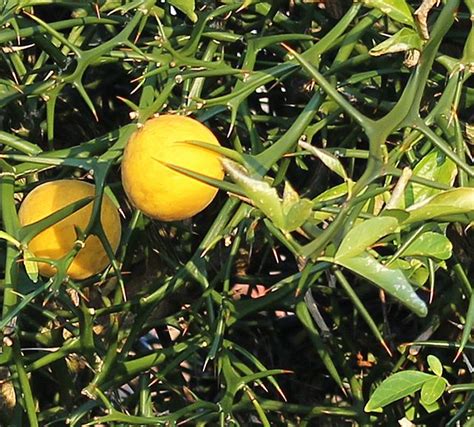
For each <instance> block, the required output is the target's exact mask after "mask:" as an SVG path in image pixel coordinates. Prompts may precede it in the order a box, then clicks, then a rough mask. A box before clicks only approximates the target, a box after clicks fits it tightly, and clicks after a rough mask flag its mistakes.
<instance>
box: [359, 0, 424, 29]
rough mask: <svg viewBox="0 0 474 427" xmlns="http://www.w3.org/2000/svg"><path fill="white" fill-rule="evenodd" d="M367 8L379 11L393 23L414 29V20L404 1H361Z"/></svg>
mask: <svg viewBox="0 0 474 427" xmlns="http://www.w3.org/2000/svg"><path fill="white" fill-rule="evenodd" d="M362 3H363V4H365V5H366V6H367V7H373V8H376V9H380V10H381V11H382V12H383V13H385V15H388V16H389V17H390V18H392V19H393V20H394V21H398V22H401V23H402V24H406V25H409V26H410V27H413V28H416V24H415V20H414V19H413V15H412V14H411V11H410V8H409V7H408V5H407V3H406V2H405V0H363V1H362Z"/></svg>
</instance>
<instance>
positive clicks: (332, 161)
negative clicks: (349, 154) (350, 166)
mask: <svg viewBox="0 0 474 427" xmlns="http://www.w3.org/2000/svg"><path fill="white" fill-rule="evenodd" d="M299 145H300V147H302V148H304V149H305V150H308V151H309V152H310V153H311V154H313V155H314V156H316V157H317V158H318V159H319V160H321V161H322V162H323V163H324V164H325V165H326V167H327V168H329V169H331V170H332V171H333V172H334V173H336V174H338V175H339V176H340V177H341V178H342V179H343V180H344V181H347V173H346V170H345V169H344V166H342V163H341V162H340V161H339V159H338V158H337V157H336V156H335V155H334V154H331V153H329V152H327V151H325V150H322V149H320V148H316V147H313V146H312V145H311V144H308V143H306V142H300V143H299Z"/></svg>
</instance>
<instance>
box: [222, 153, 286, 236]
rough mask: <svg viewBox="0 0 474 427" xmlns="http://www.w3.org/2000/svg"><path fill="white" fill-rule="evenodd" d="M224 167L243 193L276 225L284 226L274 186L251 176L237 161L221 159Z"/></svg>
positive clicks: (281, 210)
mask: <svg viewBox="0 0 474 427" xmlns="http://www.w3.org/2000/svg"><path fill="white" fill-rule="evenodd" d="M222 165H223V166H224V169H225V170H226V172H227V173H228V174H229V176H230V177H231V178H232V180H233V181H234V182H235V183H236V184H237V185H238V186H239V187H240V188H241V189H242V190H243V193H244V194H245V195H246V196H247V197H248V198H249V199H251V200H252V202H253V203H254V204H255V206H256V207H257V208H259V209H260V210H261V211H262V212H263V213H264V214H265V215H266V216H267V217H268V218H269V219H270V220H271V221H272V222H273V224H275V226H276V227H278V228H281V229H284V228H285V217H284V214H283V209H282V206H281V201H280V198H279V197H278V194H277V191H276V190H275V188H273V187H271V186H270V184H269V183H268V182H265V181H264V180H262V179H261V178H260V179H257V178H252V177H251V176H249V174H248V171H247V170H246V169H245V168H244V167H243V166H241V165H239V164H238V163H236V162H234V161H232V160H229V159H225V158H224V159H222Z"/></svg>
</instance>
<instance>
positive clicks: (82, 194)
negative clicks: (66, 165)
mask: <svg viewBox="0 0 474 427" xmlns="http://www.w3.org/2000/svg"><path fill="white" fill-rule="evenodd" d="M94 195H95V186H94V185H92V184H89V183H87V182H83V181H75V180H68V179H64V180H58V181H52V182H47V183H45V184H41V185H39V186H38V187H36V188H35V189H34V190H33V191H31V192H30V193H29V194H28V195H27V196H26V197H25V199H24V200H23V203H22V204H21V206H20V210H19V212H18V216H19V218H20V223H21V224H22V225H28V224H32V223H34V222H37V221H39V220H41V219H43V218H46V217H47V216H48V215H51V214H52V213H54V212H57V211H58V210H60V209H62V208H64V207H66V206H68V205H70V204H71V203H74V202H76V201H79V200H81V199H84V198H86V197H94ZM92 204H93V202H92V201H91V202H90V203H88V204H87V205H86V206H84V207H83V208H81V209H79V210H78V211H77V212H74V213H73V214H72V215H69V216H67V217H66V218H64V219H62V220H61V221H59V222H58V223H56V224H54V225H52V226H51V227H49V228H47V229H46V230H44V231H42V232H41V233H39V234H38V235H36V236H35V237H33V239H32V240H31V241H30V242H29V244H28V249H29V250H30V251H31V252H32V254H33V255H34V256H35V257H38V258H47V259H51V260H57V259H59V258H62V257H63V256H64V255H66V254H67V253H68V252H69V251H70V250H71V249H72V248H73V246H74V243H75V241H76V239H77V236H76V230H75V226H77V227H79V228H80V229H81V230H85V228H86V227H87V225H88V224H89V220H90V218H91V215H92ZM100 219H101V222H102V226H103V228H104V231H105V234H106V236H107V239H108V240H109V242H110V245H111V246H112V249H113V250H114V252H115V251H116V250H117V247H118V244H119V242H120V234H121V225H120V217H119V214H118V211H117V209H116V208H115V206H114V204H113V203H112V200H111V199H110V198H109V197H108V196H104V198H103V199H102V209H101V215H100ZM107 265H109V258H108V256H107V254H106V252H105V249H104V247H103V246H102V243H101V242H100V239H99V238H98V237H97V236H94V235H90V236H88V237H87V239H86V241H85V245H84V247H83V248H82V249H81V250H80V251H79V252H78V253H77V255H76V256H75V258H74V260H73V261H72V263H71V265H70V266H69V269H68V275H69V276H70V277H71V278H72V279H75V280H82V279H86V278H88V277H90V276H93V275H94V274H97V273H100V272H101V271H102V270H103V269H104V268H105V267H107ZM38 267H39V273H40V274H41V275H43V276H46V277H51V276H53V275H54V274H55V272H56V269H55V268H54V267H53V266H52V265H51V264H47V263H42V262H41V263H38Z"/></svg>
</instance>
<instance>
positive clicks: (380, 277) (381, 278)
mask: <svg viewBox="0 0 474 427" xmlns="http://www.w3.org/2000/svg"><path fill="white" fill-rule="evenodd" d="M334 262H335V263H336V264H339V265H341V266H342V267H345V268H347V269H349V270H351V271H353V272H354V273H356V274H358V275H359V276H362V277H364V278H366V279H367V280H370V281H371V282H372V283H374V284H375V285H377V286H378V287H380V288H381V289H383V290H384V291H385V292H387V293H388V294H390V295H391V296H393V297H394V298H396V299H398V300H399V301H400V302H401V303H402V304H404V305H405V306H406V307H408V308H409V309H410V310H412V311H413V312H414V313H415V314H417V315H418V316H420V317H424V316H426V314H427V313H428V309H427V307H426V304H425V302H424V301H423V300H422V299H421V298H420V297H419V296H418V295H417V294H416V292H415V291H414V289H413V287H412V286H411V285H410V283H409V282H408V280H407V278H406V277H405V275H404V274H403V272H402V271H401V270H398V269H391V268H388V267H385V266H384V265H383V264H380V263H379V262H378V261H377V260H376V259H375V258H373V257H372V256H371V255H369V254H367V253H365V254H362V255H360V256H357V257H353V258H335V259H334Z"/></svg>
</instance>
